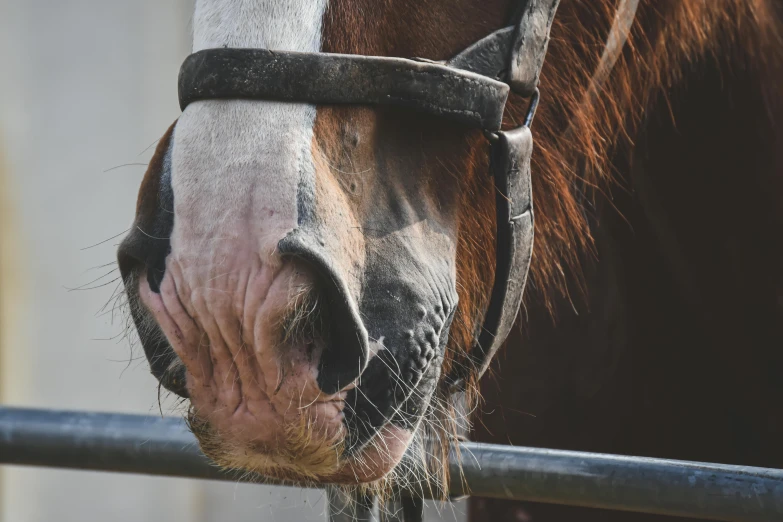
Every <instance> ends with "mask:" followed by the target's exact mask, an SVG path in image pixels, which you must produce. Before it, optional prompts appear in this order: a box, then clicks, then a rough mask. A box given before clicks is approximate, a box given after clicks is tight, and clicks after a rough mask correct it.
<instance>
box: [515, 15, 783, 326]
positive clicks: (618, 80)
mask: <svg viewBox="0 0 783 522" xmlns="http://www.w3.org/2000/svg"><path fill="white" fill-rule="evenodd" d="M615 4H616V2H613V1H611V2H607V1H606V0H596V1H592V0H587V1H583V2H571V3H569V4H565V3H564V5H563V6H561V8H560V11H559V13H558V16H557V17H556V20H555V23H554V25H553V29H552V39H551V42H550V52H549V56H548V58H547V62H546V64H545V67H544V70H543V71H542V74H541V92H542V107H541V109H540V111H539V115H538V117H537V119H536V122H535V129H534V130H535V136H536V151H535V153H534V155H533V180H534V185H533V190H534V202H535V205H536V231H535V233H536V245H535V249H534V254H533V262H532V264H531V279H530V284H529V291H528V292H526V302H530V300H531V299H534V300H536V303H537V304H539V303H540V302H543V303H544V304H545V306H546V307H547V308H548V309H549V311H550V313H554V305H553V302H554V299H555V298H556V297H566V298H568V299H573V298H574V297H577V296H578V295H579V294H582V295H583V292H584V291H585V289H584V288H583V285H582V284H581V283H580V280H581V274H582V271H581V267H580V264H581V262H582V261H583V260H584V258H585V257H584V256H585V254H587V256H590V255H593V236H592V234H591V231H590V222H591V211H592V209H593V208H594V205H595V203H596V201H597V199H598V197H599V196H601V195H602V194H603V195H608V193H609V192H610V191H611V190H612V188H613V187H618V186H619V187H620V188H622V183H623V181H622V179H621V177H620V173H619V172H617V171H616V169H615V167H614V166H613V161H614V158H616V157H617V155H618V154H621V153H625V154H628V153H629V152H630V151H631V150H632V149H633V147H634V144H635V140H634V138H635V135H636V133H637V131H638V130H639V128H640V124H641V123H642V121H643V118H644V117H645V112H646V110H647V109H648V108H650V107H651V105H652V103H653V102H654V101H656V100H660V99H661V98H662V99H663V100H664V102H665V103H667V104H669V103H670V99H671V96H672V94H673V93H675V92H676V91H677V89H679V88H680V87H682V86H683V83H684V81H685V80H686V79H687V75H688V74H690V73H692V72H693V71H694V70H696V69H698V67H699V64H703V63H705V62H707V61H708V60H714V61H718V62H720V63H722V64H723V65H724V67H722V68H721V70H722V71H725V72H724V74H731V72H732V68H738V67H741V68H746V69H755V71H754V72H755V73H756V74H757V75H758V76H759V78H760V79H761V89H762V96H764V99H765V102H766V104H767V108H768V113H769V114H772V112H773V111H774V110H775V109H776V108H777V107H776V105H775V104H776V103H779V100H781V99H783V97H782V96H781V94H783V22H782V21H781V19H782V17H781V9H780V7H779V6H777V5H776V4H775V2H774V0H682V1H663V2H658V1H649V2H643V3H642V5H641V6H640V8H639V13H638V14H637V19H636V21H635V23H634V27H633V29H632V31H631V35H630V37H629V40H628V43H627V45H626V49H625V51H624V53H623V56H622V57H621V58H620V59H619V60H618V62H617V64H616V65H615V68H614V70H613V71H612V73H611V77H610V79H609V81H608V82H607V83H606V84H605V85H604V87H603V89H602V91H601V92H600V93H599V95H598V96H596V97H595V98H594V99H592V100H591V103H586V102H585V101H584V100H585V98H584V96H585V92H586V90H587V87H588V85H589V82H590V78H591V76H592V74H593V71H594V70H595V66H596V65H597V63H598V60H599V57H600V55H601V52H602V50H603V46H604V39H605V38H606V34H607V32H608V29H609V26H610V23H611V20H612V17H613V16H614V8H615ZM509 110H510V114H511V117H512V119H513V121H520V120H521V118H522V115H523V114H524V110H525V105H524V103H520V102H519V101H518V100H512V102H511V103H510V104H509ZM671 117H673V115H672V116H671ZM605 199H608V200H609V201H610V202H611V198H610V197H607V198H605ZM574 289H576V290H577V292H576V294H577V296H574V295H572V294H573V293H574ZM530 290H532V291H530Z"/></svg>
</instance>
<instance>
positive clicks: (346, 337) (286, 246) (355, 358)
mask: <svg viewBox="0 0 783 522" xmlns="http://www.w3.org/2000/svg"><path fill="white" fill-rule="evenodd" d="M277 247H278V251H279V252H280V253H281V254H282V255H284V256H289V257H293V258H296V259H298V260H300V261H304V262H305V263H307V265H309V266H310V267H311V268H312V269H313V271H314V272H315V273H316V274H317V275H318V276H319V278H320V280H321V283H322V284H323V288H324V294H325V297H326V299H327V301H328V304H327V305H326V306H328V308H329V318H330V319H329V321H328V323H329V334H328V338H329V342H328V344H327V345H326V346H324V350H323V352H322V353H321V359H320V361H319V365H318V387H319V388H320V389H321V391H322V392H323V393H325V394H327V395H331V394H334V393H337V392H339V391H340V390H342V389H343V388H345V387H346V386H348V385H350V384H351V383H353V382H354V381H355V380H356V379H357V378H358V377H359V375H361V374H362V372H363V371H364V370H365V369H366V368H367V362H368V360H369V352H370V349H369V341H368V339H367V331H366V330H365V328H364V325H363V323H362V321H361V319H360V317H359V311H358V307H357V305H356V303H355V302H354V300H353V298H352V297H351V296H350V294H349V293H348V290H347V287H346V285H345V281H344V280H343V279H342V278H341V277H340V275H339V273H338V271H337V270H336V269H335V267H334V266H333V265H332V264H331V263H330V262H329V257H328V256H327V255H326V253H325V252H324V251H323V248H322V245H321V242H320V241H318V239H317V238H312V237H309V236H308V235H307V234H304V233H301V231H300V230H296V231H294V232H291V233H290V234H288V236H286V237H285V238H284V239H282V240H281V241H280V242H279V243H278V245H277Z"/></svg>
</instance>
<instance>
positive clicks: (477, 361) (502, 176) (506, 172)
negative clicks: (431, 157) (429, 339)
mask: <svg viewBox="0 0 783 522" xmlns="http://www.w3.org/2000/svg"><path fill="white" fill-rule="evenodd" d="M532 154H533V135H532V133H531V132H530V128H529V127H527V126H525V127H519V128H517V129H514V130H511V131H507V132H499V133H498V139H497V140H496V141H495V143H493V145H492V158H491V165H490V170H491V174H492V177H493V178H494V182H495V207H496V213H497V242H496V246H495V251H496V254H495V255H496V260H497V261H496V263H497V264H496V267H495V282H494V284H493V287H492V297H491V298H490V303H489V307H488V308H487V312H486V314H485V316H484V324H483V326H482V328H481V331H480V332H479V333H478V341H477V342H476V344H475V345H474V347H473V349H472V350H471V352H470V354H469V357H470V359H471V361H472V365H470V366H464V365H463V366H458V367H454V369H453V370H452V372H451V374H449V375H448V377H447V379H446V384H447V386H449V387H450V388H452V390H454V391H456V390H457V389H459V388H461V387H462V386H463V385H464V382H465V379H467V378H468V376H469V374H470V372H471V370H475V371H476V372H477V375H478V376H481V375H482V374H483V373H484V372H485V371H486V370H487V368H488V367H489V364H490V362H491V361H492V357H493V356H494V355H495V353H496V352H497V351H498V350H499V349H500V347H501V346H502V345H503V343H504V341H505V340H506V337H508V334H509V333H510V332H511V328H512V327H513V326H514V322H515V321H516V318H517V315H518V313H519V309H520V307H521V305H522V295H523V293H524V290H525V282H526V281H527V274H528V270H529V268H530V260H531V257H532V255H533V229H534V227H533V224H534V220H533V193H532V188H531V177H530V158H531V156H532Z"/></svg>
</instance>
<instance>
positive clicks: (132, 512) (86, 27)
mask: <svg viewBox="0 0 783 522" xmlns="http://www.w3.org/2000/svg"><path fill="white" fill-rule="evenodd" d="M192 3H193V0H0V161H1V162H2V165H0V169H2V170H0V191H2V192H0V196H2V197H1V198H0V205H2V212H0V219H2V221H0V265H2V266H1V267H0V277H1V278H2V279H0V303H2V305H1V306H0V401H2V402H3V403H5V404H12V405H23V406H33V407H47V408H68V409H76V410H96V411H120V412H129V413H130V412H132V413H150V414H156V413H158V402H157V393H156V390H157V386H156V383H155V381H154V380H153V379H152V377H151V376H150V375H149V373H148V371H147V368H146V363H145V362H144V360H143V356H142V354H141V353H140V352H139V351H133V352H131V349H130V344H129V342H128V341H127V340H123V339H118V338H117V336H118V335H119V334H121V333H122V321H121V320H120V318H119V317H117V316H115V317H114V318H113V317H112V314H101V313H100V310H101V309H102V307H103V306H104V305H105V304H106V302H107V301H108V300H109V299H110V297H111V295H112V292H113V291H114V289H115V287H116V284H117V281H114V280H115V278H116V277H117V274H116V272H112V270H113V269H114V266H111V265H110V266H105V265H107V264H108V263H112V262H113V261H114V250H115V247H116V243H117V239H111V238H114V237H115V236H118V235H120V234H122V233H123V232H124V231H125V230H126V229H127V228H128V226H129V225H130V223H131V220H132V215H133V209H134V204H135V198H136V191H137V189H138V185H139V183H140V180H141V177H142V175H143V173H144V164H145V163H146V162H147V161H148V160H149V158H150V156H151V154H152V149H153V148H154V146H153V145H154V143H155V141H156V140H157V138H158V137H159V136H160V135H161V134H162V133H163V131H164V130H165V129H166V128H167V127H168V125H170V124H171V122H172V121H174V119H175V118H176V117H177V115H178V113H179V108H178V104H177V99H176V77H177V72H178V68H179V64H180V62H181V60H182V59H183V58H184V57H185V56H186V55H187V53H188V52H189V49H190V19H191V14H192ZM104 241H105V242H104ZM101 242H103V243H101ZM98 243H101V244H99V245H98V246H95V247H93V248H86V247H89V246H91V245H95V244H98ZM96 267H101V268H96ZM101 276H103V277H101ZM96 279H97V281H95V282H93V280H96ZM91 282H92V283H91ZM90 283H91V284H90ZM81 285H86V286H88V287H97V288H94V289H90V290H81V291H68V290H67V288H75V287H79V286H81ZM103 285H105V286H103ZM163 411H164V413H167V414H177V410H176V408H174V406H173V405H172V403H170V402H165V401H164V403H163ZM464 509H465V507H464V504H460V505H457V506H450V505H449V506H445V507H441V508H440V511H441V512H442V515H443V517H444V519H446V520H449V519H452V520H453V519H455V518H456V519H462V518H464V517H463V516H462V515H461V513H462V512H463V511H464ZM325 511H326V504H325V498H324V495H323V493H321V492H319V491H305V490H301V489H291V488H266V487H257V486H247V485H236V484H230V483H211V482H203V481H188V480H174V479H161V478H150V477H141V476H127V475H126V476H121V475H113V474H99V473H85V472H66V471H55V470H45V469H22V468H9V467H6V468H2V469H0V521H4V522H28V521H29V522H39V521H40V522H44V521H46V522H49V521H55V520H56V521H58V522H66V521H105V520H111V521H112V522H123V521H128V522H139V521H157V520H161V521H163V520H165V521H173V520H176V521H180V520H182V521H194V522H197V521H204V522H207V521H232V522H233V521H236V522H239V521H245V520H247V521H251V520H252V521H307V520H324V519H325ZM429 511H430V515H429V516H430V517H433V518H432V519H440V518H441V517H440V516H439V515H438V513H437V511H438V510H437V509H436V508H435V507H432V506H431V507H430V510H429Z"/></svg>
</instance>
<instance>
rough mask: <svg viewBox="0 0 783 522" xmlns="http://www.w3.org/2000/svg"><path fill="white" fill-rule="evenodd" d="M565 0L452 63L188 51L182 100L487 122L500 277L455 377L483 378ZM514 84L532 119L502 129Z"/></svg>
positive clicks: (613, 42)
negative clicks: (387, 109) (378, 110)
mask: <svg viewBox="0 0 783 522" xmlns="http://www.w3.org/2000/svg"><path fill="white" fill-rule="evenodd" d="M559 3H560V1H559V0H520V1H519V6H518V8H517V9H516V13H515V15H514V18H513V23H512V24H511V25H509V26H508V27H505V28H503V29H500V30H498V31H495V32H494V33H492V34H490V35H488V36H486V37H484V38H482V39H481V40H479V41H477V42H476V43H474V44H473V45H471V46H470V47H468V48H467V49H465V50H464V51H462V52H461V53H459V54H457V55H456V56H454V57H453V58H452V59H450V60H448V61H446V62H434V61H430V60H425V59H420V58H417V59H406V58H394V57H385V56H359V55H347V54H332V53H301V52H292V51H274V50H269V49H233V48H221V49H206V50H203V51H199V52H197V53H194V54H192V55H190V56H188V57H187V58H186V59H185V62H184V63H183V65H182V69H181V71H180V76H179V100H180V107H181V108H182V110H183V111H184V110H185V108H186V107H187V106H188V105H189V104H191V103H193V102H195V101H199V100H214V99H255V100H277V101H288V102H301V103H313V104H357V105H391V106H399V107H406V108H410V109H414V110H418V111H420V112H424V113H428V114H431V115H434V116H439V117H442V118H447V119H449V120H452V121H454V122H455V123H459V124H463V125H465V126H466V127H473V128H479V129H482V130H483V131H484V132H485V134H486V135H487V137H488V138H489V139H490V141H491V142H492V151H491V167H490V170H491V175H492V178H493V180H494V183H495V188H496V199H495V201H496V214H497V243H496V266H495V281H494V284H493V289H492V295H491V298H490V302H489V306H488V308H487V311H486V313H485V315H484V323H483V325H482V327H481V328H480V329H479V330H478V333H477V335H476V342H475V345H474V347H473V349H472V350H471V352H470V357H471V359H472V361H473V365H472V368H466V367H465V366H464V365H460V366H459V368H460V369H461V370H455V371H454V372H452V374H450V375H449V376H447V382H448V383H449V384H450V386H451V387H452V389H455V390H456V389H459V387H460V386H461V385H462V383H464V380H465V378H467V377H468V374H469V372H470V371H471V370H473V371H475V372H476V374H477V376H478V377H480V376H481V375H482V374H483V373H484V372H485V371H486V369H487V367H488V366H489V363H490V361H491V359H492V357H493V356H494V354H495V352H497V350H498V349H499V348H500V346H501V345H502V344H503V342H504V341H505V339H506V337H507V336H508V334H509V332H510V330H511V327H512V326H513V324H514V322H515V320H516V316H517V313H518V311H519V308H520V306H521V303H522V294H523V291H524V288H525V281H526V279H527V273H528V269H529V267H530V259H531V255H532V252H533V200H532V192H531V180H530V157H531V153H532V149H533V138H532V134H531V132H530V125H531V124H532V122H533V118H534V116H535V109H536V105H537V102H538V96H539V95H538V77H539V74H540V72H541V67H542V66H543V63H544V58H545V57H546V52H547V45H548V43H549V31H550V28H551V26H552V22H553V20H554V17H555V13H556V11H557V7H558V5H559ZM638 3H639V0H619V2H618V7H617V11H616V13H617V14H616V16H615V19H614V23H613V26H612V28H611V30H610V32H609V37H608V38H607V44H606V47H605V49H604V53H603V55H602V57H601V60H600V62H599V64H598V67H597V68H596V72H595V74H594V76H593V78H592V81H591V83H590V85H589V88H588V91H587V94H586V96H585V103H590V102H592V101H593V99H594V98H595V97H596V96H597V94H598V93H599V91H600V89H601V88H602V86H603V84H604V82H605V81H606V79H607V78H608V76H609V74H610V73H611V70H612V68H613V67H614V64H615V62H616V61H617V59H618V58H619V56H620V54H621V53H622V49H623V46H624V45H625V42H626V40H627V38H628V34H629V32H630V28H631V25H632V23H633V20H634V17H635V14H636V10H637V7H638ZM509 91H513V92H514V93H516V94H518V95H520V96H523V97H527V98H530V108H529V110H528V115H527V117H526V120H525V122H524V125H523V126H521V127H519V128H516V129H513V130H510V131H502V130H501V123H502V120H503V114H504V110H505V105H506V100H507V98H508V94H509Z"/></svg>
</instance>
